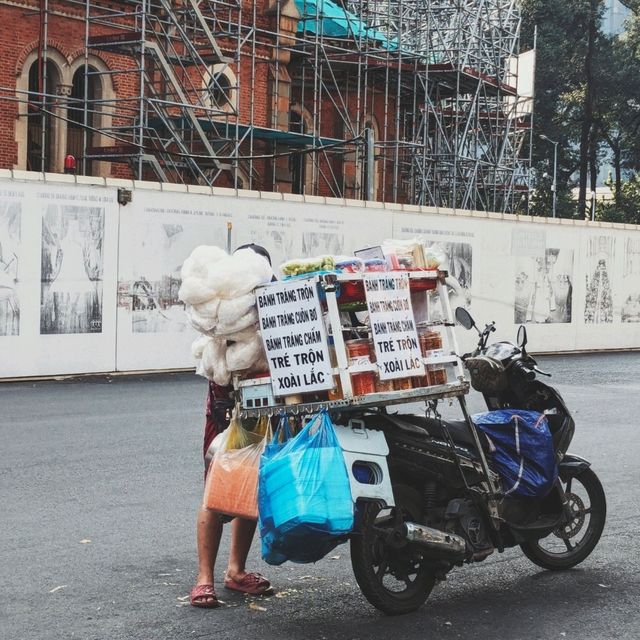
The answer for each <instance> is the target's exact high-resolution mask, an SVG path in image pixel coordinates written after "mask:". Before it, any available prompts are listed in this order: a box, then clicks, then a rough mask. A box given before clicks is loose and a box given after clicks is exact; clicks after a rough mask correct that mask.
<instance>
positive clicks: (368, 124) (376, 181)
mask: <svg viewBox="0 0 640 640" xmlns="http://www.w3.org/2000/svg"><path fill="white" fill-rule="evenodd" d="M367 129H370V130H371V131H372V132H373V136H372V139H373V145H374V158H375V145H376V143H377V142H378V140H379V132H378V123H377V122H376V119H375V116H372V115H370V116H369V117H368V119H367V120H365V123H364V130H365V131H366V130H367ZM366 152H367V149H366V147H365V149H364V157H363V158H362V185H361V187H362V195H361V196H360V197H361V198H362V199H363V200H366V199H367V184H368V182H369V171H370V169H371V168H370V167H369V163H368V162H367V157H366ZM380 170H381V165H380V161H379V160H374V162H373V194H372V195H373V200H377V199H378V188H379V186H380V178H381V176H380Z"/></svg>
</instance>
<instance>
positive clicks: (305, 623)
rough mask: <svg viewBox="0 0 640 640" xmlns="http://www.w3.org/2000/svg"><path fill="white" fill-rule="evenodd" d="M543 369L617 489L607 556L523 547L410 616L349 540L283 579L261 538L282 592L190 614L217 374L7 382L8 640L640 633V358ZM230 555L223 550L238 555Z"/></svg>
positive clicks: (1, 415) (268, 570)
mask: <svg viewBox="0 0 640 640" xmlns="http://www.w3.org/2000/svg"><path fill="white" fill-rule="evenodd" d="M541 364H542V366H543V367H544V368H546V369H548V370H550V371H552V372H553V373H554V379H553V380H554V382H555V383H556V384H557V385H558V387H559V388H560V390H561V391H562V392H563V394H564V395H565V398H566V400H567V401H568V404H569V406H570V407H571V408H572V410H573V411H574V412H575V415H576V422H577V425H578V427H577V432H576V436H575V439H574V444H573V446H572V451H573V452H575V453H578V454H581V455H583V456H585V457H587V458H589V459H590V460H591V461H592V462H593V467H594V469H595V470H596V471H597V473H598V474H599V475H600V477H601V479H602V481H603V484H604V486H605V490H606V493H607V497H608V506H609V516H608V522H607V526H606V529H605V532H604V535H603V538H602V540H601V542H600V545H599V546H598V547H597V548H596V550H595V552H594V553H593V554H592V556H591V557H590V558H588V559H587V560H586V561H585V562H584V563H583V564H582V565H580V567H578V568H576V569H573V570H571V571H567V572H561V573H549V572H545V571H541V570H539V569H538V568H537V567H535V566H534V565H532V564H531V563H530V562H529V561H527V560H526V559H525V558H524V557H523V556H522V555H521V554H519V553H518V552H517V551H515V550H511V551H508V552H506V553H504V554H502V555H498V554H494V556H492V557H491V558H489V559H488V560H487V561H485V562H484V563H481V564H478V565H473V566H467V567H464V568H463V569H458V570H455V571H454V572H453V573H452V574H451V575H450V577H449V579H448V580H447V581H446V582H444V583H442V584H440V585H439V586H438V587H437V588H436V589H435V590H434V592H433V594H432V596H431V598H430V599H429V600H428V602H427V604H426V605H425V607H423V608H422V609H421V610H420V611H419V612H417V613H414V614H411V615H407V616H404V617H401V618H387V617H385V616H384V615H382V614H380V613H379V612H377V611H376V610H374V609H373V608H372V607H371V606H369V604H368V603H367V602H366V601H365V599H364V598H363V597H362V596H361V595H360V593H359V591H358V589H357V587H356V585H355V581H354V578H353V575H352V572H351V566H350V561H349V550H348V547H347V546H346V545H343V546H341V547H339V548H338V549H337V550H336V551H335V552H333V553H332V554H331V557H329V558H326V559H325V560H323V561H321V562H319V563H318V564H317V565H292V564H285V565H283V566H282V567H279V568H274V567H269V566H266V565H265V564H264V563H263V562H262V561H261V560H260V556H259V547H258V545H257V543H256V544H254V548H253V550H252V552H251V555H250V565H251V568H252V569H256V570H259V571H262V572H263V573H265V574H267V575H268V576H269V577H270V578H271V580H272V582H273V583H274V586H275V587H276V589H277V594H276V595H275V596H274V597H271V598H265V599H262V600H260V601H258V603H257V604H258V607H257V608H256V607H255V606H254V608H251V607H250V604H249V601H246V600H245V599H244V597H242V596H236V595H228V594H227V593H225V592H224V590H223V589H222V585H221V584H220V585H218V590H219V594H220V596H221V599H223V600H224V601H225V606H224V607H222V608H220V609H218V610H215V611H207V610H196V609H194V608H192V607H190V606H188V604H186V602H187V594H188V592H189V588H190V587H191V585H192V580H193V577H194V571H195V563H196V557H195V543H194V520H195V511H196V507H197V505H198V502H199V500H200V498H201V490H202V485H201V482H202V462H201V458H200V447H201V438H202V415H203V401H204V393H205V384H204V382H203V381H202V380H200V379H198V378H196V377H194V376H191V375H171V376H169V375H167V376H160V377H148V378H126V379H125V378H119V379H113V380H99V381H85V382H77V381H76V382H43V383H35V384H34V383H14V384H1V385H0V442H1V443H2V444H1V447H0V480H1V481H0V505H1V512H0V639H2V640H27V639H28V640H31V639H33V640H36V639H37V640H48V639H56V640H59V639H60V638H65V639H67V638H81V639H93V638H99V639H107V638H108V639H109V640H119V639H121V638H122V639H124V638H126V639H145V640H146V639H149V640H151V639H154V640H159V639H161V640H170V639H174V638H175V639H180V640H183V639H188V638H215V639H216V640H223V639H226V638H229V639H231V638H233V639H239V638H245V637H262V638H287V639H292V640H294V639H303V638H304V639H316V638H317V639H320V638H327V639H331V638H340V639H341V640H342V639H345V640H348V639H351V638H385V639H387V638H389V637H395V638H429V639H430V640H438V639H440V638H446V639H449V638H463V639H467V638H468V639H471V638H473V639H477V638H497V639H503V638H504V639H509V640H518V639H520V638H522V639H523V640H524V639H526V640H535V639H544V640H546V639H550V638H566V639H571V638H575V639H580V640H591V639H593V640H596V639H597V640H602V639H605V638H606V639H613V638H616V639H618V638H619V639H623V638H624V639H634V640H636V639H637V638H638V637H640V607H639V606H638V604H639V603H640V544H639V542H638V530H639V528H640V516H639V513H640V493H639V490H638V486H639V485H640V464H639V460H640V425H639V420H640V353H635V354H612V355H589V356H570V357H564V358H560V357H548V358H541ZM471 405H472V408H473V409H475V410H480V409H481V408H482V407H481V406H480V404H479V403H478V401H477V399H472V401H471ZM226 552H227V546H226V539H225V544H224V546H223V548H222V551H221V559H222V562H224V559H225V558H226ZM223 569H224V565H223V564H222V563H221V564H220V566H219V568H218V571H217V573H218V576H217V578H218V579H221V577H222V570H223ZM252 602H253V601H252Z"/></svg>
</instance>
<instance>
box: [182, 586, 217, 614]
mask: <svg viewBox="0 0 640 640" xmlns="http://www.w3.org/2000/svg"><path fill="white" fill-rule="evenodd" d="M209 598H213V599H212V600H210V599H209ZM189 602H190V603H191V606H192V607H200V608H202V609H215V608H216V607H219V606H220V602H219V600H218V598H217V596H216V591H215V589H214V588H213V585H212V584H197V585H196V586H195V587H193V589H191V593H190V594H189Z"/></svg>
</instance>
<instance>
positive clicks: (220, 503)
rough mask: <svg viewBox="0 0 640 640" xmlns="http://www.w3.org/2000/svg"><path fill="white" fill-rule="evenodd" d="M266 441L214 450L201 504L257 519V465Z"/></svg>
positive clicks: (227, 512) (231, 513) (226, 512)
mask: <svg viewBox="0 0 640 640" xmlns="http://www.w3.org/2000/svg"><path fill="white" fill-rule="evenodd" d="M264 445H265V441H264V440H262V441H261V442H259V443H258V444H251V445H249V446H248V447H243V448H242V449H228V450H227V451H221V452H219V453H216V455H215V457H214V458H213V460H212V461H211V465H210V466H209V473H208V474H207V482H206V484H205V488H204V506H205V508H207V509H211V510H212V511H217V512H218V513H225V514H227V515H230V516H235V517H239V518H246V519H247V520H257V518H258V468H259V466H260V456H261V455H262V452H263V451H264Z"/></svg>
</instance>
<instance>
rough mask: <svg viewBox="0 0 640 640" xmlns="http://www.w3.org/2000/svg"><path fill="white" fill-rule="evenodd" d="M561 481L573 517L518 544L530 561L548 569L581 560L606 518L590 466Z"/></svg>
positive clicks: (562, 566) (593, 545) (601, 496)
mask: <svg viewBox="0 0 640 640" xmlns="http://www.w3.org/2000/svg"><path fill="white" fill-rule="evenodd" d="M563 484H564V491H565V494H566V496H567V500H568V501H569V508H570V509H571V512H572V515H573V518H572V519H571V520H570V521H569V522H567V523H565V524H564V525H563V526H561V527H558V529H556V530H555V531H554V532H553V533H552V534H550V535H549V536H547V537H546V538H543V539H541V540H536V541H534V542H526V543H524V544H522V545H520V548H521V549H522V551H523V553H524V555H525V556H527V558H529V560H531V562H533V563H534V564H537V565H538V566H539V567H542V568H543V569H550V570H552V571H559V570H562V569H570V568H571V567H575V566H576V565H577V564H580V563H581V562H582V561H583V560H585V559H586V558H587V557H588V556H589V554H590V553H591V552H592V551H593V550H594V548H595V546H596V545H597V544H598V541H599V540H600V535H601V534H602V530H603V529H604V524H605V520H606V517H607V501H606V498H605V495H604V489H603V488H602V484H601V483H600V480H599V479H598V476H597V475H596V474H595V473H594V472H593V471H592V470H591V469H585V470H584V471H581V472H580V473H579V474H577V475H574V476H569V477H568V478H566V482H563Z"/></svg>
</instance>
